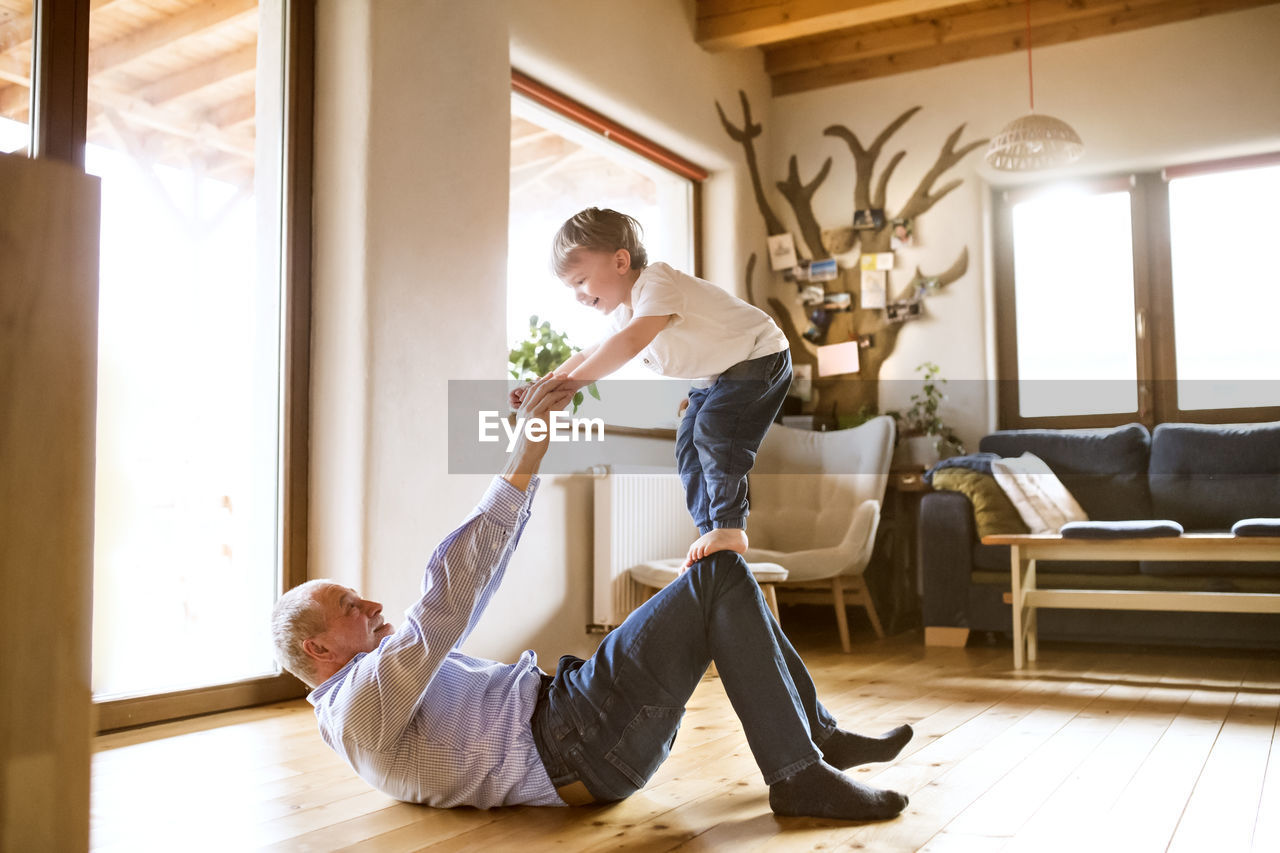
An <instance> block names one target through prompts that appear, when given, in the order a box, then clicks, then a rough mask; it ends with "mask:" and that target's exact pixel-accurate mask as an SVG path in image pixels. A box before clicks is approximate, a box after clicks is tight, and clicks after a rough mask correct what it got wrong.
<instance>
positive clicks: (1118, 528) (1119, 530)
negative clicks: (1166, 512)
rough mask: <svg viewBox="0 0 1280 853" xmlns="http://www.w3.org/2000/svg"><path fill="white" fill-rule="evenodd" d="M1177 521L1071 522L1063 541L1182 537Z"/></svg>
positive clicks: (1065, 526)
mask: <svg viewBox="0 0 1280 853" xmlns="http://www.w3.org/2000/svg"><path fill="white" fill-rule="evenodd" d="M1181 535H1182V525H1181V524H1179V523H1178V522H1176V521H1069V522H1067V523H1066V524H1064V525H1062V538H1063V539H1161V538H1167V537H1170V536H1181Z"/></svg>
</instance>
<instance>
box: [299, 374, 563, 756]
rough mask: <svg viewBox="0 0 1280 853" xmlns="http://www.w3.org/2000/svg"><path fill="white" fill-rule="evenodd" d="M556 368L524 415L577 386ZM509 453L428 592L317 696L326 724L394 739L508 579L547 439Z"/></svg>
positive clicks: (385, 742) (445, 550) (451, 538)
mask: <svg viewBox="0 0 1280 853" xmlns="http://www.w3.org/2000/svg"><path fill="white" fill-rule="evenodd" d="M554 384H555V383H554V380H553V378H552V377H546V378H544V379H540V380H538V381H537V382H535V383H534V384H533V385H532V386H530V390H529V394H528V395H527V398H526V401H525V403H524V405H522V406H521V411H520V414H521V416H522V417H526V418H530V419H535V420H544V421H545V420H546V419H547V417H548V416H549V415H550V413H551V412H553V411H556V410H558V409H561V408H563V407H564V406H565V405H566V404H567V402H568V401H569V400H570V399H572V396H573V395H572V393H571V392H567V391H560V390H557V389H556V388H554V387H553V386H554ZM522 433H523V434H522V436H521V438H520V439H519V440H518V441H517V443H516V446H515V447H514V448H513V449H512V453H511V460H510V462H509V463H508V465H507V467H506V470H504V471H503V473H502V474H501V476H500V477H499V478H497V479H495V480H494V482H493V484H492V485H490V487H489V489H488V490H487V491H486V492H485V495H484V497H483V498H482V499H481V501H480V505H479V506H478V507H477V508H476V509H475V510H474V511H473V512H472V513H471V515H470V516H468V517H467V519H466V520H465V521H463V523H462V525H461V526H460V527H458V528H457V529H456V530H454V531H453V532H452V533H450V534H449V535H448V536H446V537H445V538H444V540H443V541H442V542H441V543H440V544H439V546H437V547H436V549H435V551H434V552H433V553H432V555H431V558H430V560H429V561H428V564H427V569H426V572H425V575H424V578H423V590H422V597H421V598H420V599H419V600H418V601H417V603H415V604H414V605H413V607H411V608H410V609H409V610H408V611H406V612H405V621H404V624H402V625H401V626H400V628H399V629H398V630H397V631H395V632H394V633H393V634H391V636H389V637H387V638H386V639H385V640H383V641H382V644H381V645H380V646H379V647H378V648H377V649H375V650H374V651H373V652H370V653H369V654H367V655H364V656H363V657H361V658H360V659H359V660H357V661H356V662H355V664H354V665H350V666H349V668H348V669H347V671H346V674H345V675H343V676H342V680H341V681H340V682H339V683H338V684H336V685H335V686H333V687H331V688H329V689H328V690H326V691H325V693H324V694H323V695H322V696H321V697H319V698H318V700H317V701H316V702H315V704H316V713H317V715H318V716H319V717H320V718H321V722H322V728H324V729H326V730H327V731H329V732H332V733H333V734H334V735H336V736H337V737H338V738H340V739H342V740H349V741H352V742H354V743H358V744H360V745H361V746H362V747H363V748H365V749H372V750H377V751H385V750H387V749H391V748H393V746H394V745H395V743H396V742H397V741H398V740H399V738H400V736H401V734H402V733H403V731H404V729H405V727H406V726H407V725H408V724H409V721H410V720H411V719H412V718H413V715H414V713H415V712H416V710H417V707H418V705H419V704H420V703H421V702H422V699H423V697H424V696H425V695H426V692H427V686H428V685H429V684H430V682H431V679H432V678H434V677H435V674H436V672H437V671H438V670H439V669H440V666H441V664H442V663H443V662H444V659H445V657H446V656H447V655H448V654H449V651H450V650H451V649H453V648H455V647H456V646H457V645H458V644H459V643H461V642H462V640H463V639H464V638H465V637H466V636H467V634H468V633H469V632H470V630H471V628H472V627H473V626H474V625H475V622H476V620H477V619H478V617H479V614H480V613H481V612H482V611H483V610H484V608H485V606H486V605H487V604H488V602H489V599H490V598H491V597H492V595H493V593H494V591H495V590H496V589H497V587H498V586H499V585H500V583H501V580H502V577H503V575H504V574H505V572H506V567H507V564H508V563H509V562H510V559H511V554H512V552H513V551H514V550H515V546H516V543H517V542H518V541H519V539H520V534H521V532H522V531H523V529H524V525H525V522H526V521H527V520H528V518H529V505H530V503H531V501H532V500H533V493H534V489H533V488H532V485H533V484H534V477H535V475H536V473H537V470H538V466H539V465H540V464H541V462H542V457H543V456H544V455H546V451H547V447H548V441H547V439H546V438H545V437H544V438H543V439H541V440H536V441H535V440H531V439H529V438H528V437H527V432H524V431H522Z"/></svg>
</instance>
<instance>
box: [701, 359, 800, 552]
mask: <svg viewBox="0 0 1280 853" xmlns="http://www.w3.org/2000/svg"><path fill="white" fill-rule="evenodd" d="M790 387H791V351H790V350H783V351H782V352H779V353H774V354H773V355H766V356H761V357H760V358H753V359H750V360H749V361H740V362H738V363H737V364H735V365H734V366H733V367H730V368H729V369H728V370H726V371H725V372H724V373H722V374H720V376H719V378H718V379H716V381H715V383H714V384H713V385H712V386H711V387H710V388H693V389H690V391H689V407H688V408H687V409H685V412H684V417H683V418H682V419H681V421H680V426H679V428H678V429H677V430H676V467H677V468H678V469H679V471H680V481H681V482H682V483H684V493H685V500H686V501H687V502H688V504H689V515H691V516H692V517H693V523H694V524H696V525H697V526H698V532H699V533H707V532H709V531H710V530H711V529H712V528H715V527H746V524H747V472H748V471H750V470H751V466H752V465H753V464H755V460H756V451H757V450H759V449H760V442H761V441H763V440H764V435H765V433H766V432H768V431H769V426H770V425H771V424H772V423H773V421H774V418H776V417H777V416H778V411H779V410H780V409H781V408H782V401H783V400H784V399H785V398H786V396H787V390H788V389H789V388H790Z"/></svg>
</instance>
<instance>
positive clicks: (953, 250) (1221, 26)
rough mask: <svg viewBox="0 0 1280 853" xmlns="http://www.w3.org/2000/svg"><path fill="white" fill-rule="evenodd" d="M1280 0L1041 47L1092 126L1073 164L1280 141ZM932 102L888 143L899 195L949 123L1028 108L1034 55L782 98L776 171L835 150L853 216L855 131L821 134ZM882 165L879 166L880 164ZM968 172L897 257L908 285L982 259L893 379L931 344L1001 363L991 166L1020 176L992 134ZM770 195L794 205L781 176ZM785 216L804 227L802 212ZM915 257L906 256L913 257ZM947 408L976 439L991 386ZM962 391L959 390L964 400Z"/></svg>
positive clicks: (1117, 164) (1084, 130)
mask: <svg viewBox="0 0 1280 853" xmlns="http://www.w3.org/2000/svg"><path fill="white" fill-rule="evenodd" d="M1277 44H1280V7H1277V6H1267V7H1262V8H1258V9H1253V10H1249V11H1244V12H1237V13H1233V14H1227V15H1217V16H1213V17H1208V18H1205V19H1202V20H1196V21H1188V22H1185V23H1179V24H1171V25H1166V26H1161V27H1155V28H1152V29H1147V30H1141V31H1137V32H1132V33H1125V34H1121V35H1115V36H1107V37H1103V38H1097V39H1091V40H1088V41H1083V42H1076V43H1072V44H1065V45H1058V46H1052V47H1046V48H1040V49H1035V50H1034V63H1035V65H1034V67H1035V88H1036V107H1037V111H1039V112H1042V113H1047V114H1049V115H1054V116H1057V117H1059V118H1062V119H1064V120H1066V121H1067V122H1069V123H1070V124H1071V125H1072V126H1073V127H1074V128H1075V129H1076V130H1077V131H1078V132H1079V133H1080V135H1081V137H1082V138H1083V140H1084V142H1085V147H1086V154H1085V157H1084V158H1083V159H1082V160H1081V161H1080V162H1079V163H1078V164H1077V165H1076V166H1075V167H1073V168H1072V169H1071V170H1070V171H1071V173H1080V174H1086V173H1087V174H1106V173H1114V172H1118V171H1121V170H1127V169H1150V168H1157V167H1160V166H1165V165H1169V164H1173V163H1180V162H1190V161H1196V160H1201V159H1207V158H1214V157H1225V156H1234V155H1238V154H1246V153H1255V152H1259V151H1275V150H1277V149H1280V100H1277V94H1276V93H1277V92H1280V59H1277V54H1276V51H1275V46H1276V45H1277ZM916 105H920V106H922V107H923V109H922V110H921V111H920V112H919V113H917V114H916V116H915V117H914V118H912V119H911V120H910V121H909V122H908V123H907V125H906V126H905V127H903V128H902V129H901V130H900V131H899V132H898V133H897V134H896V135H895V136H894V137H893V138H892V140H891V141H890V144H888V145H886V148H885V151H884V154H883V155H882V156H881V163H880V165H883V164H884V163H885V162H887V160H888V158H889V157H890V156H891V155H892V154H893V153H894V152H895V151H897V150H899V149H901V150H905V151H906V152H907V155H906V157H905V159H904V160H903V161H902V163H901V165H900V166H899V167H898V169H897V171H896V172H895V174H894V176H893V180H892V182H891V184H890V186H889V199H888V206H889V210H890V211H891V212H892V211H894V210H896V209H897V208H899V207H900V206H901V205H902V203H903V202H904V201H905V200H906V198H907V196H908V195H909V194H910V193H911V191H912V190H913V189H914V188H915V186H916V184H917V183H918V181H919V179H920V177H921V176H922V175H923V174H924V173H925V172H926V171H927V170H928V168H929V167H930V166H931V165H932V163H933V161H934V158H935V157H936V156H937V153H938V151H939V149H940V147H941V145H942V142H943V140H944V139H945V138H946V136H947V134H948V133H950V132H951V131H952V130H953V129H954V128H955V127H956V126H957V125H959V124H961V123H962V122H963V123H967V127H966V130H965V133H964V136H963V137H962V142H963V141H967V140H972V139H977V138H982V137H990V136H993V135H994V134H996V133H997V132H998V131H999V130H1000V128H1001V127H1002V126H1003V125H1004V124H1005V123H1006V122H1008V121H1010V120H1012V119H1013V118H1016V117H1017V116H1020V115H1022V114H1024V113H1026V112H1027V79H1026V55H1025V54H1008V55H1005V56H998V57H990V58H986V59H980V60H974V61H970V62H965V63H960V64H955V65H948V66H945V67H943V68H936V69H931V70H928V71H920V72H914V73H910V74H901V75H898V76H894V77H886V78H881V79H876V80H869V81H865V82H861V83H853V84H848V85H844V86H836V87H831V88H827V89H822V90H819V91H814V92H806V93H802V94H797V95H789V96H784V97H780V98H777V99H776V100H775V101H774V103H773V107H772V111H771V115H770V118H771V124H772V129H773V137H772V140H773V148H772V151H771V156H770V159H769V168H770V175H769V178H770V181H769V184H770V185H772V181H773V180H777V179H781V178H782V177H785V175H786V164H787V158H788V157H789V156H790V155H792V154H797V155H798V156H799V159H800V167H801V176H802V177H803V178H804V179H806V180H808V179H810V178H812V176H813V175H814V174H815V173H816V172H817V169H818V168H819V167H820V166H821V164H822V161H823V160H824V159H825V158H826V157H832V158H834V163H833V167H832V171H831V174H830V176H829V177H828V178H827V180H826V182H825V183H824V184H823V185H822V187H821V188H820V189H819V190H818V194H817V196H816V197H815V211H816V213H817V216H818V220H819V222H821V223H822V224H823V225H824V226H825V227H834V226H837V225H843V224H846V223H847V221H848V219H849V217H850V216H851V213H852V211H851V207H852V190H853V164H852V159H851V158H850V156H849V154H848V149H847V147H846V146H845V144H844V142H842V141H840V140H839V139H835V138H832V137H826V136H823V135H822V131H823V129H824V128H826V127H827V126H828V125H830V124H845V125H847V126H848V127H849V128H850V129H851V130H853V131H854V132H855V133H856V134H858V136H859V138H860V139H861V140H863V142H864V144H867V143H869V141H870V140H871V139H874V138H875V136H876V135H877V134H878V133H879V132H880V131H881V130H882V129H883V128H884V127H885V126H886V125H887V124H888V123H889V122H891V121H892V120H893V119H894V118H896V117H897V116H898V115H900V114H901V113H902V112H903V111H905V110H906V109H908V108H910V107H912V106H916ZM877 174H878V172H877ZM952 178H962V179H963V180H964V184H963V185H962V186H961V187H960V188H959V189H957V190H956V191H955V192H953V193H952V194H951V195H949V196H948V197H947V198H945V199H944V200H942V201H941V202H940V203H939V204H938V205H937V206H935V207H934V208H933V209H932V210H930V211H929V212H928V213H926V214H925V215H924V216H922V217H921V219H920V221H919V222H918V223H917V226H918V233H919V235H920V237H921V245H920V247H919V248H917V249H915V250H912V251H910V252H909V253H904V255H903V257H902V259H901V260H900V261H899V264H898V267H897V270H896V271H895V284H896V285H897V286H899V287H901V286H902V285H903V284H904V283H905V282H906V280H907V279H909V277H910V270H911V269H912V268H914V266H915V265H917V264H919V265H920V266H922V267H923V268H924V269H925V271H926V272H933V271H937V270H941V269H944V268H945V267H947V266H948V265H949V264H950V263H951V261H952V260H953V259H954V258H955V257H956V255H957V254H958V252H959V251H960V249H961V248H962V247H964V246H968V248H969V256H970V265H969V272H968V274H967V275H965V276H964V277H963V278H961V279H960V280H959V281H956V282H955V283H953V284H951V285H950V287H949V288H948V289H947V292H945V293H944V294H941V295H937V296H933V297H931V298H930V299H929V300H928V302H927V303H926V305H927V311H928V316H927V317H926V318H924V319H921V320H918V321H915V322H912V323H911V324H909V326H908V328H907V329H905V330H904V331H903V332H902V334H901V335H900V336H899V338H898V343H897V346H896V348H895V351H894V354H893V356H892V357H891V358H890V359H889V360H888V361H887V362H886V363H885V365H884V367H883V369H882V372H881V378H882V379H911V378H914V376H915V374H914V367H915V366H916V365H917V364H919V363H920V362H922V361H925V360H932V361H935V362H937V363H938V364H939V365H940V366H941V367H942V373H943V375H944V376H946V377H948V378H949V379H951V380H952V381H953V382H955V381H956V380H971V379H984V378H988V377H989V375H990V373H989V368H988V358H987V353H986V351H985V350H986V347H987V344H988V339H989V335H990V333H991V329H990V328H989V324H988V323H987V322H986V318H985V314H986V305H985V303H984V291H985V289H986V288H987V287H989V282H988V281H987V280H986V279H987V277H988V276H989V265H988V264H987V263H986V262H985V260H984V256H983V249H984V229H983V216H984V212H983V207H984V202H985V200H986V197H987V189H986V188H985V187H984V185H983V182H984V181H992V182H994V183H1008V182H1009V180H1008V178H1007V177H1006V176H1003V175H1001V174H1000V173H997V172H994V171H992V170H989V169H988V168H987V167H986V166H985V164H983V162H982V154H981V149H980V150H978V151H975V152H973V153H972V154H970V155H969V156H968V157H967V158H966V160H965V161H964V162H962V163H961V164H960V165H958V166H956V167H955V168H954V169H952V170H951V171H950V172H948V173H946V174H945V175H943V177H942V178H941V179H940V180H939V181H938V183H937V184H936V185H935V186H942V185H943V184H945V183H946V181H948V180H950V179H952ZM771 202H772V203H773V204H774V207H775V210H777V211H778V212H779V214H780V215H782V214H788V215H789V212H790V211H789V208H787V206H786V203H785V200H784V199H782V197H781V196H780V195H778V194H777V193H776V192H775V193H773V195H772V196H771ZM785 221H787V222H788V225H789V226H791V227H794V223H793V221H792V220H791V219H790V218H787V219H786V220H785ZM904 270H906V272H904ZM906 385H907V383H887V387H886V388H885V392H886V395H885V396H886V397H888V396H890V395H896V399H882V401H881V403H882V408H893V407H894V406H895V405H900V404H901V403H902V402H904V399H903V398H904V397H905V395H906V394H908V393H910V390H909V388H908V387H906ZM966 399H967V402H966V403H964V404H963V405H962V406H961V407H960V408H959V409H955V408H953V409H952V410H948V411H947V412H946V414H947V417H948V421H953V422H954V423H953V425H954V426H955V427H956V428H957V429H958V431H959V432H960V434H961V437H962V438H965V439H967V440H968V441H969V442H970V443H972V442H974V441H976V439H977V438H978V437H980V436H981V435H982V434H983V433H985V432H987V431H988V430H989V429H990V428H991V427H992V426H993V425H992V424H991V423H990V422H989V421H988V419H987V414H986V412H987V408H986V405H985V402H984V401H982V400H974V399H972V395H966ZM953 406H955V402H954V401H953Z"/></svg>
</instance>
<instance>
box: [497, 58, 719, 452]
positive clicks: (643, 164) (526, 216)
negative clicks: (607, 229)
mask: <svg viewBox="0 0 1280 853" xmlns="http://www.w3.org/2000/svg"><path fill="white" fill-rule="evenodd" d="M705 177H706V173H705V172H704V171H702V170H701V169H698V167H696V166H693V165H692V164H689V163H687V162H686V161H683V160H681V159H680V158H679V157H677V156H676V155H674V154H671V153H670V152H667V151H665V150H664V149H662V148H660V147H659V146H657V145H656V144H655V143H652V142H649V141H648V140H645V139H643V138H642V137H640V136H638V135H636V134H634V133H631V132H630V131H627V130H626V129H625V128H621V127H620V126H618V125H616V124H614V123H613V122H610V121H609V120H608V119H605V118H603V117H602V116H600V115H599V114H597V113H594V112H593V111H591V110H589V109H587V108H586V107H584V106H582V105H581V104H577V103H576V102H573V101H571V100H569V99H568V98H566V97H565V96H563V95H560V94H559V93H557V92H554V91H552V90H550V89H547V88H546V87H544V86H542V85H541V84H539V83H537V82H536V81H532V80H530V79H529V78H527V77H524V76H523V75H520V74H518V73H517V74H515V75H513V93H512V98H511V208H510V235H509V244H508V245H509V249H508V256H507V257H508V260H507V263H508V271H507V337H508V341H509V344H510V345H511V346H515V345H516V343H517V342H518V341H521V340H523V339H524V338H525V337H526V336H527V335H528V333H529V318H530V317H531V316H533V315H537V316H538V317H539V319H540V320H545V321H547V322H549V323H550V324H551V326H552V328H553V329H555V330H556V331H559V332H562V333H564V334H565V335H567V337H568V339H569V342H570V343H571V344H573V345H574V346H576V347H578V348H580V349H585V348H586V347H588V346H590V345H591V344H593V343H595V342H597V341H599V340H600V339H601V338H603V337H604V336H605V335H606V334H607V333H608V321H607V319H606V318H604V317H602V316H601V315H599V314H598V313H596V312H592V311H589V310H585V309H583V308H582V306H581V305H579V304H577V302H575V301H574V300H573V299H572V298H571V296H570V295H569V293H568V290H567V289H566V288H565V286H564V285H563V284H562V283H561V282H560V281H559V279H557V278H556V276H555V274H554V273H553V272H552V271H551V266H550V258H551V241H552V238H553V237H554V235H555V233H556V231H557V229H559V227H560V225H561V224H562V223H563V222H564V221H565V220H566V219H568V218H569V217H570V216H572V215H573V214H575V213H577V212H578V211H580V210H582V209H584V208H587V207H610V208H613V209H614V210H618V211H621V212H623V213H627V214H629V215H631V216H634V217H635V218H636V219H637V220H638V221H639V222H640V224H641V226H642V227H643V229H644V244H645V249H646V250H647V252H648V255H649V260H650V261H651V262H652V261H665V262H667V263H669V264H671V265H672V266H673V267H676V268H677V269H680V270H684V271H686V272H691V273H695V274H696V270H697V269H698V257H697V245H696V239H695V233H696V225H695V223H696V221H697V215H698V199H699V195H698V194H699V190H700V182H701V180H702V179H703V178H705ZM612 379H636V380H655V381H657V382H660V383H662V384H669V385H671V386H672V387H671V389H670V391H669V393H667V394H665V395H663V394H662V393H661V392H659V393H658V395H657V396H658V398H660V399H661V398H664V396H665V398H670V399H669V400H667V401H666V402H662V403H658V404H656V405H655V404H654V402H653V398H651V397H650V396H649V394H648V393H646V394H644V395H643V397H644V399H645V401H646V403H645V405H643V406H640V405H635V406H632V405H627V406H625V407H623V406H621V405H619V404H620V403H621V402H622V398H623V397H627V398H630V399H631V400H632V401H635V400H636V399H637V398H636V397H634V396H632V395H631V394H626V395H624V394H617V393H615V394H612V395H609V394H605V395H603V396H604V398H605V399H603V400H602V401H601V402H600V403H592V404H591V405H593V406H596V407H598V409H595V410H593V411H592V416H603V417H605V418H606V420H608V421H609V422H610V423H611V424H617V425H626V426H637V427H654V426H674V423H675V403H676V402H678V400H679V399H680V397H682V396H683V394H684V392H685V390H686V388H687V382H684V381H678V382H677V381H676V380H666V379H662V377H658V376H656V375H655V374H654V373H653V372H652V371H649V370H647V369H646V368H644V367H643V365H640V364H638V363H635V362H633V363H632V364H629V365H627V366H626V367H624V368H622V369H621V370H620V371H618V372H617V373H615V374H613V377H612ZM599 409H603V410H604V412H603V414H601V412H600V411H599ZM668 411H669V413H670V414H669V417H668V416H666V415H662V414H655V412H662V413H666V412H668Z"/></svg>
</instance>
